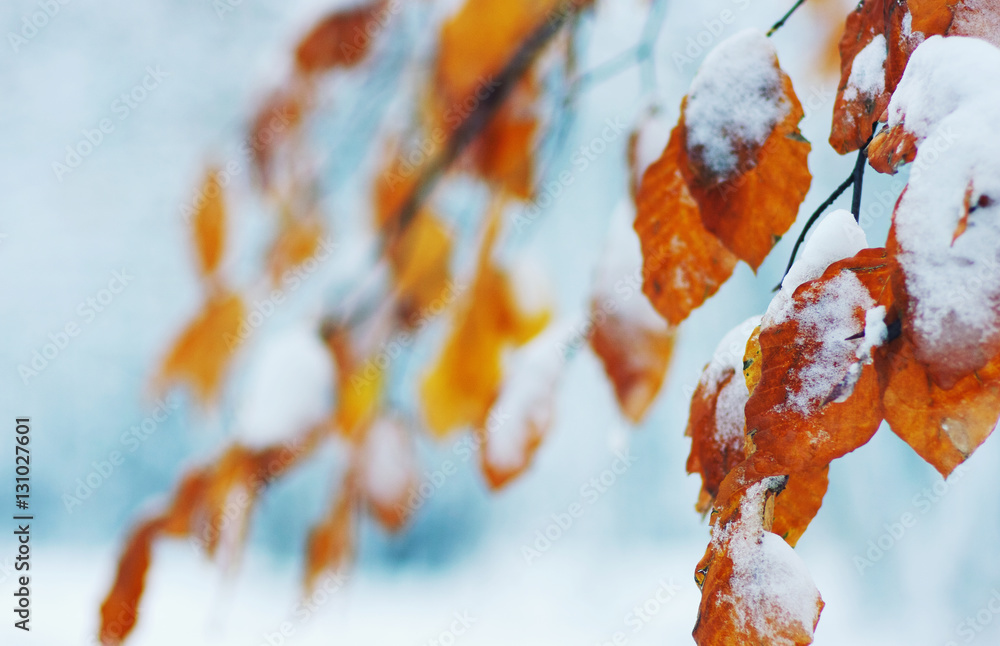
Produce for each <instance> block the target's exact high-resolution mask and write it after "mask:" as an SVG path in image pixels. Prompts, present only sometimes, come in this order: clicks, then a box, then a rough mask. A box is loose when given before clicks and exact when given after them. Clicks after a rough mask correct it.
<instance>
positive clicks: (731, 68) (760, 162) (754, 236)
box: [678, 29, 812, 270]
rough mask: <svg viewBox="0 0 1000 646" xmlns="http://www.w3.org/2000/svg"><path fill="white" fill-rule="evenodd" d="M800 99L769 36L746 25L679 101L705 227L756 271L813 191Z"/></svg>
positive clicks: (688, 167)
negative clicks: (800, 127)
mask: <svg viewBox="0 0 1000 646" xmlns="http://www.w3.org/2000/svg"><path fill="white" fill-rule="evenodd" d="M802 116H803V112H802V105H801V104H800V103H799V100H798V98H797V97H796V96H795V92H794V90H793V89H792V81H791V79H790V78H789V77H788V75H787V74H785V73H784V72H783V71H782V70H781V68H780V67H779V65H778V57H777V54H776V53H775V50H774V47H773V46H772V44H771V41H770V40H768V39H767V38H766V37H765V36H764V35H763V34H762V33H760V32H758V31H756V30H753V29H749V30H746V31H742V32H740V33H738V34H736V35H735V36H732V37H731V38H728V39H727V40H725V41H723V42H722V43H721V44H719V46H718V47H716V48H715V49H714V50H712V52H711V53H710V54H709V55H708V56H707V57H706V58H705V61H704V62H703V63H702V65H701V67H700V68H699V70H698V74H697V76H695V78H694V80H693V81H692V82H691V89H690V90H689V92H688V95H687V96H686V97H685V99H684V102H683V103H682V105H681V119H680V122H679V124H678V127H679V129H680V130H679V136H680V137H681V139H682V142H683V143H682V149H683V154H682V157H681V160H680V168H681V173H682V174H683V176H684V180H685V181H686V182H687V185H688V188H689V189H690V191H691V196H692V197H694V199H695V201H696V202H697V203H698V206H699V212H700V214H701V220H702V222H703V223H704V225H705V229H706V230H708V231H709V232H711V233H712V234H714V235H715V236H716V237H717V238H718V239H719V240H720V241H721V242H722V243H723V244H724V245H725V246H726V247H727V248H728V249H729V250H730V251H732V252H733V253H734V254H736V256H737V257H738V258H740V259H741V260H743V261H745V262H746V263H747V264H749V265H750V266H751V267H752V268H753V269H754V270H756V269H757V268H758V267H759V266H760V264H761V263H762V262H763V261H764V258H766V257H767V254H768V253H769V252H770V251H771V248H772V247H773V246H774V244H775V243H776V242H777V241H778V239H779V238H780V237H781V236H782V235H783V234H784V233H785V231H787V230H788V228H789V227H791V226H792V223H793V222H795V216H796V215H797V213H798V210H799V205H800V204H801V203H802V200H803V199H805V196H806V193H808V192H809V184H810V182H811V181H812V175H811V174H810V173H809V166H808V164H807V163H806V158H807V157H808V155H809V150H810V145H809V142H808V141H806V140H805V139H804V138H803V137H802V134H801V133H800V132H799V128H798V124H799V121H801V120H802Z"/></svg>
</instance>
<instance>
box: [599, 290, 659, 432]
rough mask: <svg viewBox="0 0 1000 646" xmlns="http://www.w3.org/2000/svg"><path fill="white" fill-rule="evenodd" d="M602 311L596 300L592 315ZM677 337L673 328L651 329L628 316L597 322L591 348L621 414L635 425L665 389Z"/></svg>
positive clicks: (615, 314)
mask: <svg viewBox="0 0 1000 646" xmlns="http://www.w3.org/2000/svg"><path fill="white" fill-rule="evenodd" d="M600 307H601V306H600V304H599V303H598V301H596V300H595V301H593V302H592V303H591V311H592V312H598V311H601V310H600ZM676 336H677V329H676V328H675V327H673V326H670V325H668V324H666V323H663V325H662V327H661V328H660V329H656V328H653V327H649V326H646V325H644V324H643V322H642V321H636V320H635V319H634V318H633V317H630V316H629V315H628V313H627V312H608V313H606V314H605V315H604V316H603V317H602V318H601V319H599V320H597V321H595V324H594V332H593V334H591V336H590V347H592V348H593V349H594V353H595V354H596V355H597V356H598V357H599V358H600V359H601V364H602V365H603V366H604V372H605V373H606V374H607V376H608V379H610V380H611V385H612V386H613V387H614V389H615V398H616V399H617V400H618V406H619V408H620V409H621V411H622V414H623V415H625V418H626V419H628V420H629V421H630V422H632V423H633V424H638V423H639V422H640V421H642V418H643V417H645V415H646V411H648V410H649V407H650V405H652V403H653V401H654V400H655V399H656V395H657V394H658V393H659V392H660V388H661V387H662V386H663V382H664V379H665V378H666V376H667V368H668V366H669V365H670V358H671V357H672V356H673V352H674V340H675V339H676Z"/></svg>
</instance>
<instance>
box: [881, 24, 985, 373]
mask: <svg viewBox="0 0 1000 646" xmlns="http://www.w3.org/2000/svg"><path fill="white" fill-rule="evenodd" d="M970 65H975V68H974V73H972V74H971V75H969V74H965V70H966V69H967V68H968V67H969V66H970ZM997 75H1000V50H998V49H997V48H996V47H994V46H992V45H990V44H987V43H985V42H982V41H980V40H977V39H974V38H942V37H939V36H934V37H931V38H929V39H927V40H926V41H925V42H924V43H923V44H921V45H920V46H919V47H918V48H917V50H916V51H915V52H914V54H913V56H912V57H911V59H910V63H909V66H908V67H907V71H906V74H904V76H903V79H902V81H900V84H899V87H898V88H897V89H896V93H895V95H894V96H893V99H892V103H891V104H890V107H889V121H888V126H889V128H888V130H887V131H886V132H887V133H888V134H887V135H886V141H887V142H888V141H892V140H893V137H894V136H895V135H896V134H900V133H901V135H902V141H903V143H904V145H908V144H912V145H913V146H917V147H919V148H918V150H917V152H916V156H915V160H914V168H913V170H912V172H911V173H910V177H909V182H908V184H907V186H906V189H905V190H904V191H903V193H902V195H900V198H899V200H898V201H897V203H896V208H895V210H894V212H893V219H892V227H891V228H890V231H889V241H888V243H887V248H888V251H889V255H890V256H891V258H892V259H893V260H894V261H895V262H896V263H897V264H898V267H899V272H898V276H897V278H898V279H897V280H896V281H895V284H894V291H895V292H896V293H897V297H898V299H899V302H900V310H901V311H902V312H903V315H902V332H903V334H904V335H905V336H906V337H907V338H908V340H909V342H910V343H911V344H912V346H913V354H914V357H915V358H916V359H917V360H918V361H919V362H920V363H922V364H923V365H924V366H925V367H926V368H927V374H928V375H929V376H930V377H931V379H933V380H934V383H935V385H936V386H937V387H939V388H941V389H950V388H952V387H953V386H954V385H955V384H956V383H958V382H959V381H961V380H962V379H964V378H965V377H967V376H968V375H970V374H972V373H973V372H975V371H977V370H979V369H981V368H983V367H984V366H986V365H987V364H988V363H989V362H991V361H992V360H993V359H994V357H996V356H997V355H998V354H1000V318H998V316H997V312H998V311H1000V309H998V308H1000V284H998V282H997V280H996V277H997V273H998V266H1000V251H998V249H1000V229H998V228H997V225H996V222H997V214H998V212H1000V200H998V195H997V193H996V188H995V187H996V186H997V182H998V181H1000V171H998V170H997V166H996V163H995V159H996V149H995V146H994V145H993V142H992V140H991V139H990V138H989V137H985V136H984V135H983V133H984V132H989V129H990V128H992V127H993V124H994V123H996V122H997V121H998V120H1000V107H998V106H1000V102H998V100H997V97H998V95H997V89H996V85H995V84H990V83H986V82H984V81H985V79H986V78H994V77H996V76H997ZM929 79H934V82H933V83H932V82H930V81H929ZM930 106H933V107H930ZM907 151H912V148H906V149H905V150H904V153H906V152H907ZM900 154H903V153H900V152H899V149H898V148H897V149H896V150H895V151H894V152H893V154H892V155H889V156H888V158H889V159H892V158H894V157H898V156H899V155H900Z"/></svg>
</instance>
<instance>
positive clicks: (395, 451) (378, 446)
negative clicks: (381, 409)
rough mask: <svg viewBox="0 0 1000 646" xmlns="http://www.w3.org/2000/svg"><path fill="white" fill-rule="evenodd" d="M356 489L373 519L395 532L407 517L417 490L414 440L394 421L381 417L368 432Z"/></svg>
mask: <svg viewBox="0 0 1000 646" xmlns="http://www.w3.org/2000/svg"><path fill="white" fill-rule="evenodd" d="M360 459H361V464H360V478H359V481H358V486H359V489H361V491H362V493H363V494H364V497H365V501H366V502H367V504H368V508H369V509H370V510H371V512H372V515H373V516H374V517H375V519H376V520H378V522H379V523H380V524H381V525H382V526H383V527H385V528H386V529H388V530H389V531H392V532H395V531H399V530H400V529H402V527H403V525H405V524H406V521H407V520H408V519H409V517H410V512H411V509H410V507H409V500H410V496H411V495H412V494H413V492H414V491H415V490H416V487H417V485H418V482H417V456H416V452H415V447H414V445H413V439H412V438H411V437H410V433H409V431H408V430H407V428H406V427H405V426H404V425H403V424H402V423H401V422H400V421H399V420H397V419H395V418H392V417H381V418H379V419H378V420H377V421H376V422H375V423H374V424H372V426H371V428H370V429H368V433H367V434H366V437H365V440H364V446H363V447H362V449H361V454H360Z"/></svg>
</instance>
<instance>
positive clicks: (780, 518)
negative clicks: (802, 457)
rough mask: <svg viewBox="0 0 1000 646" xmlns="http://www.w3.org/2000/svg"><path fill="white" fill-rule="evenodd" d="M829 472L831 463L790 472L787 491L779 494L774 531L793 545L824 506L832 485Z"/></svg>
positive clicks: (772, 529) (775, 507)
mask: <svg viewBox="0 0 1000 646" xmlns="http://www.w3.org/2000/svg"><path fill="white" fill-rule="evenodd" d="M829 474H830V466H829V465H827V466H824V467H820V468H817V469H806V470H805V471H797V472H795V473H792V474H789V476H788V482H786V483H785V488H784V490H783V491H781V492H779V493H778V495H777V496H776V497H775V499H774V523H773V524H772V526H771V531H772V532H774V533H775V534H777V535H778V536H780V537H782V538H783V539H785V542H786V543H788V544H789V545H791V546H792V547H795V544H796V543H798V542H799V538H801V537H802V534H803V533H805V531H806V528H807V527H809V523H811V522H812V520H813V518H815V517H816V514H817V513H819V508H820V507H822V506H823V496H825V495H826V489H827V486H828V485H829V484H830V479H829Z"/></svg>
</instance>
